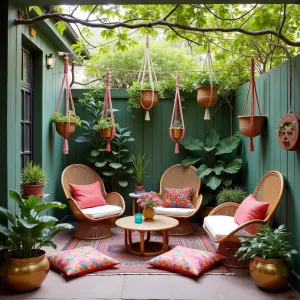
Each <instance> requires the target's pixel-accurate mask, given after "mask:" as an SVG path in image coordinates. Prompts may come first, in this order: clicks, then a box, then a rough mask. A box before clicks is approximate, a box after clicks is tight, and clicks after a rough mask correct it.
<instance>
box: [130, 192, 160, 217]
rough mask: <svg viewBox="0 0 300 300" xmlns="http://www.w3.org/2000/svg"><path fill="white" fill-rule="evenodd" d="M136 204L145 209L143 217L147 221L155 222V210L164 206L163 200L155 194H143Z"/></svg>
mask: <svg viewBox="0 0 300 300" xmlns="http://www.w3.org/2000/svg"><path fill="white" fill-rule="evenodd" d="M136 202H137V203H138V204H139V205H140V207H141V208H143V209H144V210H143V216H144V218H145V221H153V218H154V216H155V210H154V209H153V208H154V207H156V206H162V205H163V204H164V203H163V200H161V199H160V198H159V197H157V194H156V193H154V192H148V193H143V194H142V195H141V196H140V198H139V199H138V200H137V201H136Z"/></svg>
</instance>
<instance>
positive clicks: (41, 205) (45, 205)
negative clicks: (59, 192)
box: [34, 201, 66, 213]
mask: <svg viewBox="0 0 300 300" xmlns="http://www.w3.org/2000/svg"><path fill="white" fill-rule="evenodd" d="M65 207H66V204H63V203H60V202H57V201H53V202H47V203H38V204H36V205H35V207H34V210H35V211H36V212H37V213H39V212H41V211H43V210H46V209H50V208H61V209H63V208H65Z"/></svg>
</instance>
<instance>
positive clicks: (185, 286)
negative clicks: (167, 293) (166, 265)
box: [169, 275, 225, 300]
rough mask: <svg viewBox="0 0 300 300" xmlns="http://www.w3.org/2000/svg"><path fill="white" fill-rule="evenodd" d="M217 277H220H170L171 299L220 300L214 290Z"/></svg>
mask: <svg viewBox="0 0 300 300" xmlns="http://www.w3.org/2000/svg"><path fill="white" fill-rule="evenodd" d="M217 277H225V276H221V275H202V276H199V277H197V278H191V277H186V276H175V275H173V276H172V275H170V276H169V279H170V284H171V292H172V297H173V298H172V299H189V300H190V299H197V300H220V299H221V294H220V292H219V290H218V289H217V288H216V283H217V282H218V279H217Z"/></svg>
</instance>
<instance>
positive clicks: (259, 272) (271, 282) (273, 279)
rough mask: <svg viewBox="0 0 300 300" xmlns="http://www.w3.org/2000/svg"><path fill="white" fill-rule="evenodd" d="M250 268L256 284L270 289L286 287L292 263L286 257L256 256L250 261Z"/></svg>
mask: <svg viewBox="0 0 300 300" xmlns="http://www.w3.org/2000/svg"><path fill="white" fill-rule="evenodd" d="M249 270H250V274H251V276H252V278H253V279H254V281H255V282H256V284H257V285H258V286H259V287H260V288H262V289H264V290H268V291H277V290H281V289H283V288H285V287H286V286H287V284H288V282H289V278H290V277H291V274H292V270H291V266H290V264H289V263H288V262H287V261H286V260H284V259H262V258H260V257H257V256H255V257H254V258H252V259H251V261H250V263H249Z"/></svg>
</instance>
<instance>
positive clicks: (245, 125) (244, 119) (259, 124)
mask: <svg viewBox="0 0 300 300" xmlns="http://www.w3.org/2000/svg"><path fill="white" fill-rule="evenodd" d="M250 118H251V117H250V116H239V117H238V119H239V122H240V132H241V134H242V135H244V136H247V137H255V136H258V135H261V134H262V132H263V130H264V122H265V118H266V117H265V116H254V135H253V136H251V134H250Z"/></svg>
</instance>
